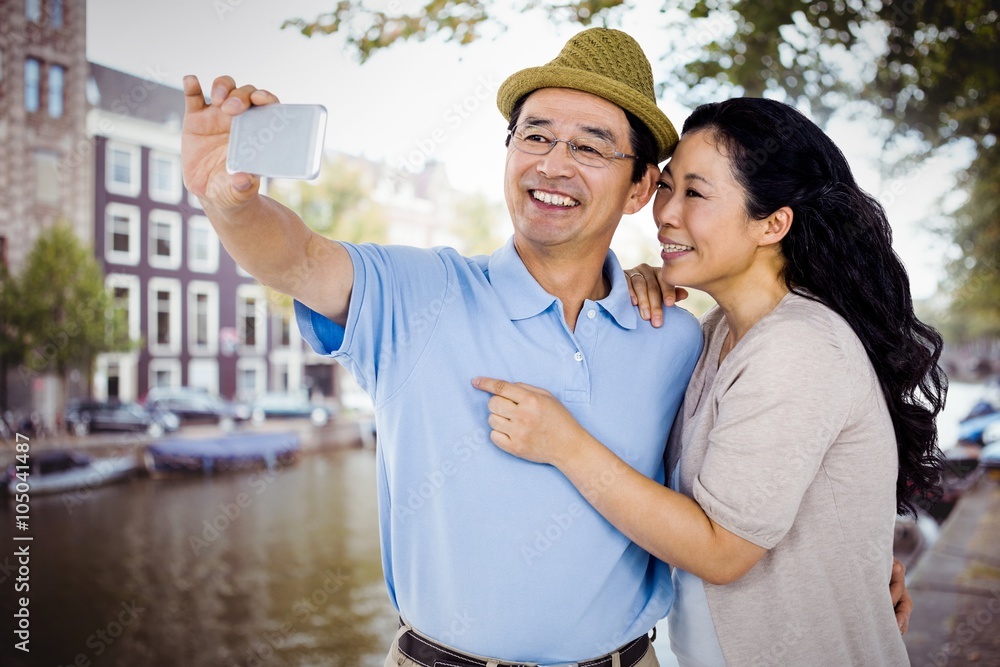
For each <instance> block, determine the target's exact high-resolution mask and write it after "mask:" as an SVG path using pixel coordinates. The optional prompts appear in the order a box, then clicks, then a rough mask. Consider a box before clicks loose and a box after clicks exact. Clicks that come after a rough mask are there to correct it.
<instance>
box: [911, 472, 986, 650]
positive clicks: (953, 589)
mask: <svg viewBox="0 0 1000 667" xmlns="http://www.w3.org/2000/svg"><path fill="white" fill-rule="evenodd" d="M907 588H909V590H910V594H911V595H912V596H913V603H914V610H913V616H912V618H911V619H910V628H909V631H908V632H907V633H906V636H905V637H904V641H905V642H906V647H907V650H908V652H909V655H910V662H911V663H912V664H913V666H914V667H956V666H959V665H974V666H977V667H978V666H981V665H1000V482H998V480H996V479H992V478H990V477H986V476H983V477H981V478H980V479H979V481H978V482H977V483H976V485H975V486H973V487H972V488H971V489H969V490H968V491H967V492H966V493H965V494H964V495H963V496H962V498H961V500H959V502H958V505H956V507H955V509H954V510H952V513H951V515H950V516H949V517H948V519H947V520H946V521H945V524H944V525H943V526H942V530H941V536H940V539H939V540H938V541H937V542H936V543H935V545H934V546H933V547H932V548H931V550H930V551H928V552H927V553H926V554H924V556H923V557H922V558H921V559H920V561H919V562H918V563H917V565H916V567H915V568H914V569H913V571H912V572H911V573H910V575H909V577H908V583H907Z"/></svg>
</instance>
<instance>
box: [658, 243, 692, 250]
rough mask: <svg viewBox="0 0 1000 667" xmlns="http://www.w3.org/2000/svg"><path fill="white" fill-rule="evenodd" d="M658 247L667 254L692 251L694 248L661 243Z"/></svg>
mask: <svg viewBox="0 0 1000 667" xmlns="http://www.w3.org/2000/svg"><path fill="white" fill-rule="evenodd" d="M660 247H661V248H663V249H664V250H665V251H667V252H684V251H686V250H694V246H689V245H678V244H676V243H661V244H660Z"/></svg>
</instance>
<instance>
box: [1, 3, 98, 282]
mask: <svg viewBox="0 0 1000 667" xmlns="http://www.w3.org/2000/svg"><path fill="white" fill-rule="evenodd" d="M0 17H3V18H2V19H0V101H2V104H0V156H2V159H0V202H2V205H0V262H3V263H4V264H6V265H7V266H8V267H9V268H10V269H11V270H12V271H15V272H16V271H17V270H18V269H19V268H20V267H21V265H22V264H23V262H24V259H25V257H26V256H27V254H28V252H29V251H30V249H31V247H32V246H33V245H34V243H35V239H37V238H38V235H39V233H40V232H42V231H43V230H44V229H47V228H49V227H51V226H52V225H53V224H55V223H56V222H57V221H60V220H61V221H64V222H66V223H68V224H70V225H71V226H72V228H73V229H74V230H75V231H76V232H77V234H78V235H79V238H80V240H81V241H85V240H87V239H88V238H89V235H90V210H91V208H92V204H91V201H92V196H93V189H92V187H91V180H90V177H91V174H90V170H89V168H88V167H89V165H88V164H87V162H88V160H85V159H79V158H82V157H83V156H85V155H87V154H88V153H89V150H90V148H89V146H88V141H87V134H86V126H85V118H86V108H87V107H86V99H85V93H84V91H85V88H86V84H87V52H86V48H87V47H86V32H87V21H86V2H85V0H0Z"/></svg>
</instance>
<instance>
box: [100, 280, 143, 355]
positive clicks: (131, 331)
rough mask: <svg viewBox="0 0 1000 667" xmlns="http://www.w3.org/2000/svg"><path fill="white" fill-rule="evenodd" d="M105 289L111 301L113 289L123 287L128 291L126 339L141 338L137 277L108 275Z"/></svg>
mask: <svg viewBox="0 0 1000 667" xmlns="http://www.w3.org/2000/svg"><path fill="white" fill-rule="evenodd" d="M104 286H105V289H107V290H108V294H109V295H110V296H111V298H112V300H113V299H114V298H115V289H116V288H119V287H123V288H125V289H127V290H128V337H129V339H130V340H139V338H141V337H142V311H141V310H140V308H141V307H142V306H141V303H140V295H139V290H140V289H142V284H141V281H140V280H139V276H133V275H129V274H127V273H109V274H108V275H107V276H106V277H105V278H104Z"/></svg>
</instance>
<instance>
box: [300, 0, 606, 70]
mask: <svg viewBox="0 0 1000 667" xmlns="http://www.w3.org/2000/svg"><path fill="white" fill-rule="evenodd" d="M394 4H397V5H398V3H389V6H390V8H391V7H392V6H393V5H394ZM623 5H625V0H570V1H569V2H566V3H563V4H559V5H547V4H546V3H542V2H539V1H538V0H519V1H515V2H508V3H500V2H489V1H488V0H429V1H428V2H427V3H426V4H425V5H423V6H421V7H420V8H419V9H418V10H417V11H415V12H399V11H396V12H392V11H391V9H390V12H385V11H381V10H375V9H370V8H368V7H365V6H364V4H363V3H359V2H351V1H350V0H339V1H338V2H337V4H336V5H335V6H334V8H333V9H332V10H331V11H329V12H326V13H323V14H320V15H319V16H318V17H317V18H315V19H313V20H307V19H302V18H295V19H289V20H287V21H285V22H284V24H282V26H281V27H282V28H296V29H298V30H299V31H300V32H301V33H302V34H303V35H305V36H306V37H312V36H313V35H317V34H320V35H323V34H325V35H329V34H332V33H340V34H342V35H344V36H345V39H346V41H347V44H348V46H350V47H351V48H352V49H353V50H354V51H355V52H356V53H357V55H358V58H359V59H360V60H361V62H364V61H365V60H367V59H368V58H369V57H370V56H371V55H372V54H373V53H375V52H376V51H378V50H379V49H384V48H386V47H389V46H392V45H393V44H395V43H396V42H399V41H406V40H410V39H415V40H417V41H423V40H425V39H427V38H428V37H429V36H431V35H441V36H443V37H444V39H445V40H447V41H453V42H457V43H459V44H469V43H471V42H473V41H475V40H476V39H478V38H479V37H480V36H481V32H480V31H481V29H482V27H484V26H486V25H490V24H492V25H498V26H500V27H505V20H504V18H503V17H504V16H507V15H512V14H523V13H525V12H530V11H537V12H542V13H544V14H546V16H547V19H548V20H551V21H575V22H577V23H580V24H581V25H591V24H592V23H594V24H600V25H602V24H604V23H606V22H607V21H608V20H609V18H610V17H611V16H612V14H613V13H614V10H616V9H618V8H619V7H621V6H623Z"/></svg>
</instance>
